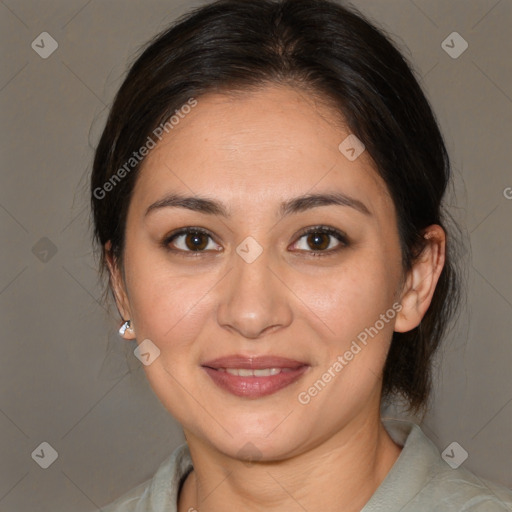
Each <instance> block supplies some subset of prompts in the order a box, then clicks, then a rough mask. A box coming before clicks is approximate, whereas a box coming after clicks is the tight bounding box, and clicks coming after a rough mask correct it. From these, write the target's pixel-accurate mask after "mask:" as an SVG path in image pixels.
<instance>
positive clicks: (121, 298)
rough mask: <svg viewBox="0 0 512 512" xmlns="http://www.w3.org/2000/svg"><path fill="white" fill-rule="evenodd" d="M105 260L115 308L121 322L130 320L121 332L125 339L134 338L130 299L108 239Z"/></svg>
mask: <svg viewBox="0 0 512 512" xmlns="http://www.w3.org/2000/svg"><path fill="white" fill-rule="evenodd" d="M105 260H106V262H107V267H108V272H109V284H110V289H111V290H112V293H113V295H114V298H115V301H116V306H117V310H118V311H119V314H120V316H121V318H122V319H123V323H124V321H126V320H130V322H131V325H130V328H129V329H126V331H125V333H124V334H123V338H125V339H127V340H132V339H135V329H134V325H133V317H132V313H131V310H130V301H129V300H128V294H127V293H126V286H125V283H124V279H123V275H122V271H121V269H120V266H119V263H118V261H117V260H116V258H115V257H114V255H113V253H112V244H111V242H110V240H109V241H108V242H107V243H106V244H105Z"/></svg>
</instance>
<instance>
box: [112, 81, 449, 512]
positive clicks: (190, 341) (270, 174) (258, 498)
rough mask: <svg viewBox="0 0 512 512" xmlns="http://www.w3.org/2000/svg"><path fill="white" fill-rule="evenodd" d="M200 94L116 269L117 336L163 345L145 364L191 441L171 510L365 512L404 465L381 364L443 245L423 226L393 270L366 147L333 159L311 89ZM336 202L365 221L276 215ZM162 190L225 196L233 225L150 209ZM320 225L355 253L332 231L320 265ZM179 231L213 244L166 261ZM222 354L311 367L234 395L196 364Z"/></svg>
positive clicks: (430, 284) (152, 170)
mask: <svg viewBox="0 0 512 512" xmlns="http://www.w3.org/2000/svg"><path fill="white" fill-rule="evenodd" d="M197 99H198V105H197V106H196V107H195V108H194V109H192V112H191V113H189V114H188V115H187V116H186V117H185V118H184V119H183V120H181V121H180V123H179V124H178V125H177V126H175V128H174V129H173V130H172V131H171V132H170V133H169V135H167V136H166V137H165V138H163V139H162V141H161V142H160V143H159V144H158V145H157V147H156V148H155V149H154V150H152V152H151V153H150V154H149V155H148V157H147V158H146V160H145V162H144V165H143V167H142V170H141V173H140V175H139V178H138V181H137V184H136V186H135V189H134V194H133V197H132V200H131V203H130V207H129V211H128V217H127V228H126V244H125V252H124V261H123V265H124V273H123V272H121V268H120V265H118V264H117V262H115V261H113V260H112V259H109V268H110V272H111V276H112V285H113V288H114V292H115V294H116V298H117V304H118V308H119V310H120V313H121V315H122V316H123V318H125V319H131V321H132V325H133V330H131V331H127V332H126V334H125V337H127V338H136V339H137V341H138V343H140V342H141V341H142V340H145V339H147V338H149V339H150V340H151V341H152V342H153V343H154V344H155V345H156V346H157V347H158V348H159V349H160V356H159V357H157V358H156V359H155V360H154V362H153V363H151V364H150V365H149V366H144V369H145V372H146V374H147V378H148V380H149V382H150V385H151V387H152V388H153V390H154V392H155V393H156V395H157V396H158V398H159V399H160V400H161V402H162V404H163V405H164V406H165V407H166V408H167V409H168V410H169V412H170V413H171V414H172V415H173V416H174V417H175V418H176V419H177V420H178V421H179V422H180V423H181V425H182V426H183V429H184V432H185V436H186V439H187V442H188V444H189V447H190V451H191V455H192V460H193V463H194V471H193V472H192V473H191V474H190V475H189V477H188V478H187V479H186V481H185V483H184V485H183V488H182V491H181V493H180V497H179V507H178V509H179V512H184V511H188V510H189V509H190V508H191V507H193V508H194V509H196V510H198V511H201V512H203V511H205V512H207V511H221V510H222V511H223V510H225V508H226V507H225V504H226V503H229V504H230V506H229V508H230V509H233V510H251V511H260V510H261V511H263V510H265V511H269V510H270V511H272V510H280V511H283V510H284V511H296V510H301V506H302V507H303V508H304V509H306V510H326V511H334V510H343V511H346V512H350V511H359V510H360V509H361V508H362V507H363V506H364V505H365V503H366V502H367V501H368V500H369V499H370V497H371V496H372V494H373V493H374V492H375V490H376V489H377V487H378V486H379V485H380V483H381V482H382V481H383V479H384V478H385V476H386V474H387V473H388V472H389V470H390V469H391V467H392V465H393V464H394V463H395V461H396V459H397V458H398V456H399V454H400V450H401V448H400V447H399V446H397V445H396V444H395V443H394V442H393V441H392V439H391V438H390V437H389V435H388V434H387V432H386V431H385V429H384V427H383V426H382V423H381V421H380V397H381V388H382V370H383V367H384V362H385V358H386V354H387V352H388V349H389V345H390V341H391V337H392V334H393V331H401V332H406V331H409V330H410V329H412V328H414V327H415V326H417V325H418V324H419V322H420V320H421V318H422V317H423V315H424V314H425V312H426V310H427V308H428V306H429V304H430V302H431V299H432V295H433V292H434V289H435V286H436V283H437V281H438V278H439V275H440V273H441V270H442V267H443V264H444V254H445V234H444V232H443V230H442V229H441V228H440V227H439V226H437V225H433V226H430V227H429V228H428V229H427V230H426V238H427V240H426V243H427V246H426V249H425V250H424V251H423V253H422V256H421V258H420V259H419V260H418V261H417V262H416V263H415V265H414V267H413V269H412V270H411V271H410V272H409V273H407V274H405V273H404V271H403V268H402V266H401V253H400V246H399V238H398V231H397V222H396V212H395V207H394V204H393V201H392V200H391V198H390V196H389V193H388V191H387V188H386V186H385V183H384V182H383V181H382V179H381V178H380V177H379V176H378V174H377V172H376V171H375V166H374V163H373V161H372V160H371V158H370V156H369V155H368V153H367V152H366V151H364V152H363V153H362V154H361V155H360V156H359V157H358V158H357V159H356V160H355V161H349V160H348V159H347V158H346V157H345V156H344V155H343V154H342V153H341V152H340V151H339V149H338V145H339V144H340V143H341V142H342V141H343V140H344V139H345V138H346V137H347V135H348V134H349V133H350V132H349V131H348V130H347V128H346V127H345V126H344V123H343V120H342V119H340V118H339V117H337V115H336V113H335V111H334V110H333V109H332V108H329V107H328V106H327V105H325V104H323V103H321V102H319V101H317V100H314V99H313V97H312V95H311V94H306V93H305V92H301V91H298V90H296V89H293V88H290V87H287V86H277V85H268V86H265V87H262V88H261V89H260V90H258V91H253V92H251V93H244V94H237V95H233V94H232V95H229V96H228V95H221V94H207V95H203V96H201V97H199V98H197ZM333 191H337V192H342V193H344V194H347V195H350V196H352V197H354V198H356V199H358V200H359V201H361V202H363V203H364V204H365V205H366V207H367V208H368V210H369V212H370V214H369V215H367V214H364V213H361V212H359V211H357V210H356V209H354V208H351V207H348V206H338V205H328V206H320V207H316V208H313V209H309V210H306V211H302V212H299V213H294V214H290V215H289V216H286V217H284V218H279V216H278V208H279V205H280V203H281V202H282V201H285V200H287V199H290V198H293V197H295V196H299V195H302V194H306V193H322V192H333ZM170 192H177V193H182V194H186V195H200V196H208V197H209V198H211V199H216V200H219V201H222V202H223V203H224V204H225V205H226V207H227V208H228V210H229V211H230V212H231V217H230V218H224V217H222V216H220V215H211V214H205V213H200V212H196V211H192V210H188V209H184V208H176V207H167V208H159V209H154V210H153V211H152V212H151V213H149V214H148V215H145V212H146V209H147V208H148V206H149V205H151V204H153V203H155V202H156V201H158V200H160V199H162V198H163V197H164V196H166V195H167V194H168V193H170ZM317 225H322V226H330V227H333V228H335V229H338V230H341V231H342V232H344V233H346V235H347V236H348V239H349V243H348V245H345V244H343V243H342V242H339V241H338V240H337V239H336V238H335V237H332V236H330V237H329V236H327V238H326V244H325V246H322V247H326V246H327V243H330V244H329V245H328V246H327V249H323V250H324V253H323V254H324V255H323V256H322V255H320V256H314V255H313V253H314V251H315V250H317V252H320V250H318V249H317V248H318V246H317V245H315V241H313V242H311V241H309V243H308V237H307V235H306V236H302V235H301V230H303V229H304V228H307V227H310V226H317ZM187 226H191V227H202V228H204V229H207V230H208V231H210V232H211V234H212V238H208V237H207V236H206V237H202V238H201V239H200V240H202V241H203V242H204V247H205V248H206V250H204V252H202V253H200V254H198V253H197V252H192V251H191V250H190V247H193V244H192V243H191V242H190V238H191V237H190V236H189V237H188V240H189V245H188V246H187V245H186V241H187V237H186V236H181V237H180V238H179V239H175V240H174V242H172V244H171V247H173V248H174V249H175V250H176V252H171V251H169V250H166V249H165V247H164V246H163V245H162V240H164V239H165V237H166V235H168V234H169V233H171V232H172V231H174V230H176V229H178V228H184V227H187ZM248 236H251V237H253V238H254V239H255V240H256V241H257V242H258V243H259V244H260V246H261V247H262V249H263V252H262V254H261V255H260V256H259V257H258V258H257V259H256V260H255V261H254V262H252V263H247V262H246V261H245V260H244V259H242V258H241V257H240V256H239V255H238V254H237V252H236V248H237V246H238V245H239V244H240V243H241V242H242V241H243V240H244V239H245V238H246V237H248ZM322 241H323V239H321V243H322ZM316 243H318V242H316ZM321 243H320V245H321ZM109 247H110V246H109V244H107V245H106V247H105V249H106V250H107V251H108V249H109ZM187 247H188V251H189V252H185V251H186V250H187ZM179 249H181V252H180V251H179ZM335 249H339V250H337V251H336V250H335ZM328 251H330V253H328ZM394 303H400V304H401V306H402V309H401V311H400V312H399V313H398V314H397V315H396V316H395V317H394V318H393V319H392V320H390V321H389V322H387V323H385V326H384V328H382V329H381V330H380V331H379V333H378V335H376V336H375V337H373V338H371V339H370V340H369V342H368V344H367V345H366V346H364V347H363V348H362V350H361V351H360V352H359V353H358V354H357V355H356V356H355V357H354V358H353V359H352V360H351V361H350V362H349V363H348V364H347V365H346V366H345V367H344V368H343V370H342V371H341V372H339V373H337V374H336V377H335V378H333V379H332V380H331V381H330V382H329V383H328V384H327V385H326V387H325V388H324V389H323V390H322V391H321V392H319V393H318V394H317V395H316V396H315V397H313V398H311V401H310V402H309V403H308V404H306V405H303V404H301V403H299V401H298V399H297V396H298V394H299V393H300V392H302V391H307V389H308V388H309V387H310V386H311V385H312V384H313V383H314V382H315V381H317V380H318V379H319V378H321V376H322V374H323V373H324V372H325V371H327V370H328V368H329V367H331V366H332V365H333V363H334V362H335V361H336V359H337V357H338V355H342V354H344V353H345V352H346V351H347V350H348V349H349V347H350V344H351V342H352V341H353V340H354V339H356V336H357V335H358V334H359V333H360V332H362V331H363V330H364V329H365V328H366V327H369V326H373V325H374V324H375V322H376V321H377V320H378V319H379V317H380V315H381V314H383V313H385V312H386V311H387V310H388V309H389V308H391V307H392V305H393V304H394ZM231 354H243V355H269V354H273V355H279V356H283V357H288V358H291V359H296V360H299V361H303V362H306V363H307V364H309V365H310V368H309V369H308V371H307V372H306V373H305V374H304V375H303V376H302V377H301V379H299V381H297V382H295V383H294V384H292V385H290V386H288V387H286V388H284V389H282V390H280V391H278V392H277V393H274V394H272V395H270V396H266V397H262V398H258V399H248V398H241V397H237V396H234V395H231V394H230V393H228V392H226V391H224V390H222V389H220V388H219V387H217V386H216V385H215V384H214V383H213V381H212V380H211V379H210V377H209V376H208V375H207V374H206V373H205V372H204V370H203V369H202V368H201V363H202V362H204V361H206V360H211V359H214V358H217V357H220V356H226V355H231ZM248 442H250V443H252V445H254V446H255V447H256V448H254V451H255V453H257V456H258V457H259V460H258V461H257V462H253V463H252V464H248V463H247V462H246V461H244V460H243V457H242V455H241V454H240V450H241V449H242V448H243V447H244V446H245V445H246V443H248Z"/></svg>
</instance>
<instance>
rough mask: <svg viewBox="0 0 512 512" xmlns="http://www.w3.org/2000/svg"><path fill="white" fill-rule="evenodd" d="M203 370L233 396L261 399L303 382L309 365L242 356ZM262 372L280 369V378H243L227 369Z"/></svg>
mask: <svg viewBox="0 0 512 512" xmlns="http://www.w3.org/2000/svg"><path fill="white" fill-rule="evenodd" d="M201 366H202V368H203V369H204V370H205V372H206V373H207V374H208V375H209V376H210V378H211V379H212V380H213V382H214V383H215V384H216V385H217V386H219V387H220V388H221V389H224V390H225V391H228V392H229V393H231V394H233V395H235V396H239V397H245V398H253V399H254V398H260V397H263V396H268V395H271V394H274V393H276V392H277V391H279V390H281V389H283V388H285V387H287V386H289V385H291V384H293V383H294V382H296V381H297V380H299V379H300V378H301V377H302V375H303V374H304V373H305V372H306V371H307V370H308V368H309V365H308V364H307V363H304V362H301V361H297V360H295V359H288V358H286V357H279V356H254V357H252V356H241V355H232V356H227V357H220V358H217V359H214V360H211V361H207V362H205V363H203V364H202V365H201ZM228 368H230V369H235V368H238V369H245V370H261V369H264V368H278V369H280V370H281V372H280V373H278V374H277V375H268V376H259V377H257V376H240V375H232V374H230V373H227V372H226V371H225V370H226V369H228Z"/></svg>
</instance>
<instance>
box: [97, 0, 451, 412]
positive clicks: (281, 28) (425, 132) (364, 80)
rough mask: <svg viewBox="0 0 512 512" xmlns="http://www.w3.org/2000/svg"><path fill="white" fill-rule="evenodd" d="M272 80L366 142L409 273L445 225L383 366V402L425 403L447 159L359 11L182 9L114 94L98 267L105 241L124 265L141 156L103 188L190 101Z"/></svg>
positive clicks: (246, 1)
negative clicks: (428, 234) (415, 315)
mask: <svg viewBox="0 0 512 512" xmlns="http://www.w3.org/2000/svg"><path fill="white" fill-rule="evenodd" d="M272 83H277V84H287V85H292V86H294V87H300V88H302V89H303V90H305V91H307V92H309V93H310V94H311V95H314V96H316V97H317V98H319V99H321V100H324V101H327V102H329V103H330V104H331V105H332V108H333V109H336V111H337V112H338V113H339V114H340V115H341V116H342V118H343V119H344V120H345V122H346V123H347V125H348V127H349V128H350V130H351V132H352V133H354V134H355V135H356V136H357V137H358V138H359V139H360V140H361V141H362V142H363V143H364V144H365V146H366V149H367V151H368V152H369V154H370V156H371V157H372V159H373V161H374V162H375V165H376V167H377V168H376V171H377V172H378V173H379V175H380V176H381V177H382V178H383V180H384V181H385V183H386V184H387V187H388V190H389V192H390V194H391V197H392V199H393V201H394V204H395V207H396V211H397V217H398V226H397V227H398V231H399V235H400V243H401V249H402V260H403V261H402V262H403V268H404V270H405V271H407V270H408V269H410V268H411V264H412V262H413V261H414V259H415V258H416V257H417V256H418V255H419V253H420V252H421V250H422V248H423V247H424V243H425V240H424V238H423V233H422V231H423V229H424V228H425V227H427V226H429V225H430V224H439V225H441V226H442V227H443V228H444V229H445V231H447V255H446V261H445V265H444V268H443V271H442V273H441V276H440V279H439V281H438V284H437V288H436V290H435V293H434V297H433V300H432V303H431V305H430V307H429V309H428V311H427V313H426V314H425V316H424V318H423V320H422V322H421V324H420V326H419V327H417V328H415V329H413V330H412V331H410V332H407V333H396V332H395V333H394V334H393V339H392V344H391V348H390V351H389V354H388V357H387V360H386V364H385V368H384V374H383V393H382V399H383V400H388V399H392V398H393V397H396V396H400V397H401V398H405V399H406V402H407V405H408V409H409V410H410V411H412V412H419V411H421V410H424V409H425V408H426V406H427V404H428V399H429V395H430V391H431V387H432V382H431V381H432V377H431V373H432V360H433V356H434V354H435V353H436V350H437V348H438V346H439V343H440V341H441V339H442V337H443V335H444V334H445V333H446V330H447V326H448V324H449V321H450V320H451V318H452V317H453V315H454V313H455V311H456V309H457V306H458V303H459V298H460V293H459V289H460V279H459V276H458V272H457V267H456V265H454V254H455V248H456V245H455V244H454V241H455V240H454V238H453V234H454V233H453V232H448V229H447V223H448V221H449V220H450V218H449V216H448V214H447V213H446V212H444V209H443V204H442V200H443V197H444V195H445V191H446V188H447V186H448V184H449V180H450V163H449V158H448V154H447V150H446V148H445V145H444V141H443V138H442V135H441V133H440V130H439V127H438V125H437V122H436V119H435V116H434V114H433V112H432V109H431V107H430V105H429V103H428V101H427V99H426V97H425V95H424V93H423V92H422V90H421V87H420V86H419V84H418V82H417V80H416V79H415V77H414V74H413V72H412V71H411V67H410V66H409V65H408V63H407V62H406V60H405V59H404V57H403V56H402V55H401V53H400V52H399V51H398V49H397V48H396V47H395V46H394V44H393V43H392V42H391V40H390V39H389V38H388V37H387V36H385V35H384V33H383V31H382V30H380V29H377V28H376V27H375V26H374V25H372V24H371V23H369V22H368V21H367V20H366V19H365V18H364V17H363V16H362V15H361V14H360V13H358V12H357V11H355V10H354V9H349V8H346V7H342V6H341V5H339V4H337V3H335V2H333V1H330V0H281V1H272V0H259V1H257V2H254V1H253V0H220V1H216V2H213V3H211V4H208V5H206V6H204V7H200V8H198V9H195V10H194V11H191V12H190V13H188V14H186V15H185V16H183V17H182V18H180V19H179V20H178V21H177V22H175V23H174V24H173V25H172V26H171V27H170V28H168V29H166V30H165V31H164V32H162V33H160V34H158V35H157V36H156V37H155V38H154V39H153V40H151V41H150V42H149V43H148V44H147V45H146V46H145V49H143V51H142V52H141V54H140V55H139V56H138V58H137V59H136V61H135V62H134V63H133V65H132V67H131V68H130V70H129V72H128V74H127V76H126V78H125V80H124V82H123V84H122V85H121V87H120V89H119V91H118V93H117V95H116V98H115V100H114V103H113V106H112V108H111V111H110V114H109V118H108V120H107V123H106V126H105V128H104V131H103V134H102V136H101V139H100V141H99V144H98V146H97V149H96V154H95V158H94V164H93V171H92V177H91V203H92V211H93V221H94V239H95V242H96V243H97V244H98V246H99V248H100V259H101V261H100V268H101V270H102V273H103V272H104V271H105V267H106V254H105V249H104V245H105V243H106V242H107V241H110V242H111V244H112V246H111V254H112V256H113V257H114V258H115V259H116V261H117V262H118V263H119V265H120V266H121V268H122V262H123V247H124V236H125V226H126V216H127V210H128V206H129V204H130V199H131V196H132V192H133V190H134V186H135V183H136V179H137V172H138V169H139V168H140V163H139V164H138V165H135V166H134V167H133V170H131V172H127V173H123V178H122V179H121V180H118V182H116V184H115V186H113V187H110V188H111V190H109V191H108V192H107V193H105V194H103V193H102V194H101V195H100V194H99V193H98V190H101V189H103V187H104V184H105V183H106V182H108V180H109V179H112V177H113V176H114V175H115V174H116V172H118V170H119V169H120V168H121V167H122V166H123V165H125V164H126V162H127V161H128V160H129V159H130V158H131V156H132V154H133V152H134V151H136V150H137V149H138V148H140V147H141V146H143V145H144V143H145V141H146V140H147V138H148V136H149V135H150V134H151V133H152V132H153V131H154V130H155V129H156V128H157V127H158V126H160V125H161V124H162V123H164V122H165V121H166V120H167V119H168V118H169V117H170V116H172V115H173V114H174V113H175V111H176V110H179V109H180V108H181V107H182V106H183V105H185V104H186V103H187V102H188V101H190V99H191V98H195V99H196V100H197V101H200V96H201V95H202V94H204V93H208V92H230V91H233V92H235V91H246V90H250V89H254V88H258V87H262V86H265V85H268V84H272ZM103 190H104V189H103ZM95 191H96V192H95ZM450 224H451V225H452V226H453V228H454V229H456V228H457V226H456V224H455V223H454V222H453V221H452V222H451V223H450Z"/></svg>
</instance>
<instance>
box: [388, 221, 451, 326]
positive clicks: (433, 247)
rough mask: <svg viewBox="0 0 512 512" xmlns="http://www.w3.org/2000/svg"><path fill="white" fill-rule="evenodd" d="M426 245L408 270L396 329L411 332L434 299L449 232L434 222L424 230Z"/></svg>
mask: <svg viewBox="0 0 512 512" xmlns="http://www.w3.org/2000/svg"><path fill="white" fill-rule="evenodd" d="M423 236H424V238H425V240H426V241H425V247H424V249H423V251H422V252H421V254H420V255H419V256H418V258H417V259H416V261H414V262H413V266H412V268H411V270H410V271H409V273H408V274H407V278H406V281H405V284H404V287H403V289H402V293H401V301H400V302H401V305H402V309H401V310H400V311H399V312H398V314H397V316H396V322H395V329H394V330H395V331H396V332H408V331H410V330H412V329H414V328H415V327H417V326H418V325H419V324H420V322H421V320H422V318H423V316H424V315H425V313H426V312H427V309H428V308H429V306H430V303H431V302H432V297H433V295H434V291H435V289H436V285H437V282H438V280H439V276H440V275H441V271H442V270H443V266H444V262H445V248H446V234H445V232H444V230H443V228H442V227H441V226H439V225H437V224H432V225H431V226H429V227H428V228H426V229H425V230H424V234H423Z"/></svg>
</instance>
